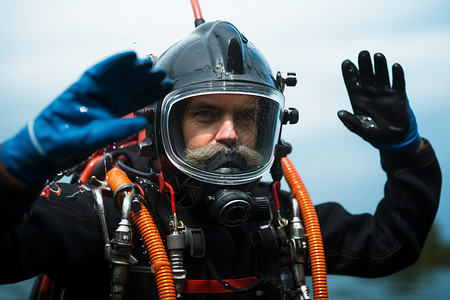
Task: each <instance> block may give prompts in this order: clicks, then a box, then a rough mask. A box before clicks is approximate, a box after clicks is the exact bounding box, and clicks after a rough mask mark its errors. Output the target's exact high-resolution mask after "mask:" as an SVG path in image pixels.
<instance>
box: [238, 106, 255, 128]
mask: <svg viewBox="0 0 450 300" xmlns="http://www.w3.org/2000/svg"><path fill="white" fill-rule="evenodd" d="M255 121H256V110H255V109H253V108H248V109H244V110H242V111H240V112H239V113H238V114H237V115H236V122H238V123H240V124H242V125H249V124H252V123H254V122H255Z"/></svg>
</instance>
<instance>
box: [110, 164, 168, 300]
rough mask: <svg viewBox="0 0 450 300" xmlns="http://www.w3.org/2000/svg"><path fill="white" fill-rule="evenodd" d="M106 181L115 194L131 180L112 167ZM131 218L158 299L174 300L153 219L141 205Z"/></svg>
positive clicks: (163, 251)
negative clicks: (146, 256) (149, 263)
mask: <svg viewBox="0 0 450 300" xmlns="http://www.w3.org/2000/svg"><path fill="white" fill-rule="evenodd" d="M106 176H107V179H108V182H109V185H110V187H111V189H112V190H113V191H114V192H115V191H116V190H117V189H118V188H120V187H121V186H122V185H123V184H130V183H131V180H130V179H129V178H128V176H127V175H126V174H125V173H124V172H123V171H122V170H120V169H119V168H118V167H113V168H112V169H111V170H109V171H108V173H107V175H106ZM131 218H132V219H133V222H134V223H135V224H136V226H137V228H138V230H139V233H140V234H141V237H142V238H143V239H144V243H145V246H146V248H147V252H148V254H149V256H150V260H151V261H152V267H153V270H154V273H155V279H156V286H157V288H158V295H159V299H161V300H166V299H167V300H169V299H170V300H175V299H176V292H175V284H174V281H173V275H172V270H171V268H170V262H169V259H168V257H167V253H166V249H165V248H164V244H163V242H162V239H161V235H160V234H159V231H158V228H156V225H155V223H154V222H153V218H152V216H151V215H150V213H149V211H148V210H147V208H146V207H145V206H144V205H142V206H141V209H140V210H139V211H137V212H135V211H131Z"/></svg>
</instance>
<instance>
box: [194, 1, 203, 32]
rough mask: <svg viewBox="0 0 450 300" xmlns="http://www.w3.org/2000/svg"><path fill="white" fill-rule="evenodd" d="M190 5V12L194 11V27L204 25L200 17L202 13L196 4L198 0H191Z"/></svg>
mask: <svg viewBox="0 0 450 300" xmlns="http://www.w3.org/2000/svg"><path fill="white" fill-rule="evenodd" d="M191 4H192V10H193V11H194V18H195V22H194V24H195V27H197V26H199V25H201V24H203V23H205V20H204V19H203V17H202V11H201V9H200V4H199V3H198V0H191Z"/></svg>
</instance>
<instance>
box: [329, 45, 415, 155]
mask: <svg viewBox="0 0 450 300" xmlns="http://www.w3.org/2000/svg"><path fill="white" fill-rule="evenodd" d="M374 63H375V72H374V70H373V66H372V60H371V58H370V54H369V52H368V51H361V52H360V53H359V57H358V64H359V70H358V68H357V67H356V66H355V65H354V64H353V63H352V62H351V61H350V60H345V61H344V62H343V63H342V74H343V76H344V82H345V86H346V87H347V91H348V95H349V97H350V102H351V105H352V108H353V114H351V113H349V112H348V111H345V110H340V111H339V112H338V117H339V119H340V120H341V121H342V123H344V125H345V126H346V127H347V128H348V129H349V130H350V131H352V132H354V133H356V134H357V135H359V136H360V137H362V138H363V139H364V140H366V141H368V142H369V143H371V144H372V145H373V146H374V147H375V148H378V149H379V150H380V151H381V153H382V154H400V153H406V152H410V151H413V150H415V149H416V148H417V147H418V146H419V145H420V142H421V140H422V139H421V137H420V135H419V133H418V130H417V123H416V118H415V116H414V113H413V111H412V110H411V108H410V106H409V101H408V98H407V96H406V91H405V76H404V72H403V68H402V67H401V66H400V65H399V64H397V63H396V64H394V65H393V66H392V76H393V82H392V86H391V84H390V80H389V72H388V67H387V63H386V58H385V57H384V55H383V54H381V53H376V54H375V55H374Z"/></svg>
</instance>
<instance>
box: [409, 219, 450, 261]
mask: <svg viewBox="0 0 450 300" xmlns="http://www.w3.org/2000/svg"><path fill="white" fill-rule="evenodd" d="M416 265H417V267H426V266H432V267H435V266H443V265H446V266H449V265H450V243H444V241H443V240H442V235H441V233H440V227H439V224H435V225H433V227H432V228H431V231H430V234H429V235H428V238H427V241H426V243H425V246H424V248H423V251H422V254H421V256H420V259H419V261H418V262H417V263H416Z"/></svg>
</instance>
